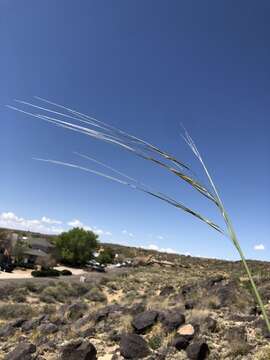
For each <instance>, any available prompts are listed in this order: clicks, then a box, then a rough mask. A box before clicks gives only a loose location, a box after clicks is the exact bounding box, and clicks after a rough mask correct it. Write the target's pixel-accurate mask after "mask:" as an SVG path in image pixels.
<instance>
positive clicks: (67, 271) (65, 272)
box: [61, 269, 72, 276]
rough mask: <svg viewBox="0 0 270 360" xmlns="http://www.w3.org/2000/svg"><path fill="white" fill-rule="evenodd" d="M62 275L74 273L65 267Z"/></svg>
mask: <svg viewBox="0 0 270 360" xmlns="http://www.w3.org/2000/svg"><path fill="white" fill-rule="evenodd" d="M61 275H63V276H69V275H72V272H71V271H69V270H67V269H64V270H62V271H61Z"/></svg>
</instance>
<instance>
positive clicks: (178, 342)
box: [172, 335, 189, 350]
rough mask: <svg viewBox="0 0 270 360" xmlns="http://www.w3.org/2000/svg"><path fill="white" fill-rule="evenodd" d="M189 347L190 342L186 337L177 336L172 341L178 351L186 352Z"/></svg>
mask: <svg viewBox="0 0 270 360" xmlns="http://www.w3.org/2000/svg"><path fill="white" fill-rule="evenodd" d="M188 345H189V342H188V340H187V339H186V338H185V336H181V335H177V336H176V337H175V338H174V339H173V341H172V346H174V347H175V348H176V349H177V350H185V349H186V348H187V347H188Z"/></svg>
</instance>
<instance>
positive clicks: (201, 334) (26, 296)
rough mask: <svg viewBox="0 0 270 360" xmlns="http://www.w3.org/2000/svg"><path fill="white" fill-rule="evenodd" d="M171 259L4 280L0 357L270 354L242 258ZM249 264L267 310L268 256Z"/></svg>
mask: <svg viewBox="0 0 270 360" xmlns="http://www.w3.org/2000/svg"><path fill="white" fill-rule="evenodd" d="M164 257H166V259H165V260H168V256H167V255H166V256H165V255H164ZM159 258H162V255H159ZM169 260H170V262H173V263H174V266H163V265H162V264H157V263H156V264H152V265H147V266H142V265H138V266H136V267H133V268H128V269H118V270H115V271H110V272H108V273H105V274H100V273H99V274H97V273H86V274H85V277H86V280H85V282H84V283H81V282H80V275H74V276H71V277H60V278H57V279H49V278H45V279H37V278H36V279H23V280H22V279H14V280H7V279H6V280H1V281H0V354H1V355H0V359H5V360H16V359H18V360H19V359H20V360H21V359H26V360H27V359H30V360H31V359H37V360H54V359H55V360H56V359H62V360H72V359H74V360H75V359H85V360H88V359H101V360H120V359H140V358H145V359H182V360H184V359H212V360H223V359H227V360H235V359H236V360H244V359H245V360H252V359H254V360H267V359H270V343H269V333H268V332H267V330H266V327H265V324H264V321H263V319H262V317H261V315H260V311H259V310H258V308H257V306H256V304H255V301H254V298H253V295H252V293H251V289H250V286H249V282H248V281H247V279H246V277H245V274H244V272H243V270H242V265H241V263H239V262H235V263H233V262H225V261H218V260H210V259H199V258H191V257H184V256H182V257H177V256H175V257H172V258H170V259H169ZM165 264H166V262H165ZM250 266H251V268H252V270H253V273H254V274H255V280H256V282H257V284H258V286H259V289H260V292H261V294H262V297H263V300H264V303H265V304H266V308H267V310H268V311H269V310H270V304H269V300H270V276H269V273H270V272H269V270H270V264H269V263H266V262H265V263H264V262H250Z"/></svg>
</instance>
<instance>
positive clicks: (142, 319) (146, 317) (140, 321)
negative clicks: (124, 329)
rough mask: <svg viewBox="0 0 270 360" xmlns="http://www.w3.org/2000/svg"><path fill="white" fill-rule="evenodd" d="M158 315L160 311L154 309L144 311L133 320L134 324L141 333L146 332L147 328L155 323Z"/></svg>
mask: <svg viewBox="0 0 270 360" xmlns="http://www.w3.org/2000/svg"><path fill="white" fill-rule="evenodd" d="M157 317H158V312H157V311H153V310H148V311H144V312H143V313H140V314H138V315H136V316H134V318H133V320H132V326H133V327H134V329H135V330H136V332H138V333H139V334H141V333H144V332H145V331H146V330H148V329H149V328H151V326H153V325H154V323H155V322H156V320H157Z"/></svg>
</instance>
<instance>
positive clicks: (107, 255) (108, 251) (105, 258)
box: [97, 247, 115, 264]
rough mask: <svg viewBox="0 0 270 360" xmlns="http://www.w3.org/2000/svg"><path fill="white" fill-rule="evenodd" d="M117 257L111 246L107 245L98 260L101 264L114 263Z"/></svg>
mask: <svg viewBox="0 0 270 360" xmlns="http://www.w3.org/2000/svg"><path fill="white" fill-rule="evenodd" d="M114 258H115V252H114V250H113V249H112V248H111V247H106V248H105V249H104V251H102V252H101V253H100V254H99V255H98V257H97V261H98V262H99V263H100V264H112V263H113V261H114Z"/></svg>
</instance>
